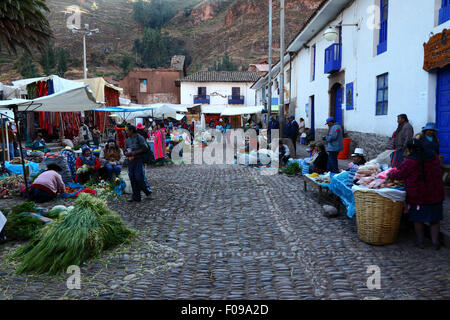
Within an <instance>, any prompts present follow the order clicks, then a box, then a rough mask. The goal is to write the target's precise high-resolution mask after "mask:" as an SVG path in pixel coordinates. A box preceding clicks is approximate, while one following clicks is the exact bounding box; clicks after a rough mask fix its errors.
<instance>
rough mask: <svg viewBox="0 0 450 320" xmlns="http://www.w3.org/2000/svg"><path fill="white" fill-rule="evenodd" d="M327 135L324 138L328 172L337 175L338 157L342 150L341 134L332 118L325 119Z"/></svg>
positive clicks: (339, 126)
mask: <svg viewBox="0 0 450 320" xmlns="http://www.w3.org/2000/svg"><path fill="white" fill-rule="evenodd" d="M326 124H327V125H328V128H329V130H328V135H327V136H326V137H324V140H325V141H326V142H327V150H328V168H327V169H328V171H330V172H332V173H339V164H338V155H339V152H341V151H342V150H343V149H344V143H343V132H342V127H341V125H340V124H339V123H336V120H335V119H334V117H330V118H328V119H327V123H326Z"/></svg>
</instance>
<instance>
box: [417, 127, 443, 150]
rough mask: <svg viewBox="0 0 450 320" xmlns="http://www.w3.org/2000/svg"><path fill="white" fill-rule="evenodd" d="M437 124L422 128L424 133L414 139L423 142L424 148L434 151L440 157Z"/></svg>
mask: <svg viewBox="0 0 450 320" xmlns="http://www.w3.org/2000/svg"><path fill="white" fill-rule="evenodd" d="M437 131H438V130H437V128H436V123H434V122H429V123H427V124H426V126H425V127H423V128H422V132H421V133H418V134H417V135H416V136H415V137H414V138H415V139H418V140H420V141H422V144H423V147H424V148H425V149H429V150H431V151H433V152H434V153H435V154H436V155H439V139H438V137H437V135H436V133H437Z"/></svg>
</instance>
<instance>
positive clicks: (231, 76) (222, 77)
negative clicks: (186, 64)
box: [180, 71, 259, 82]
mask: <svg viewBox="0 0 450 320" xmlns="http://www.w3.org/2000/svg"><path fill="white" fill-rule="evenodd" d="M258 78H259V76H258V73H257V72H250V71H201V72H197V73H194V74H191V75H190V76H187V77H184V78H183V79H181V80H180V81H181V82H255V81H256V80H258Z"/></svg>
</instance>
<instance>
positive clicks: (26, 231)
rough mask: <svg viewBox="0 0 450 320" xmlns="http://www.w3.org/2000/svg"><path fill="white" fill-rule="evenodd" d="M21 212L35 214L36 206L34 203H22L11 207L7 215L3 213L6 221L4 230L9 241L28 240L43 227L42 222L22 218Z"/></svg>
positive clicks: (25, 217)
mask: <svg viewBox="0 0 450 320" xmlns="http://www.w3.org/2000/svg"><path fill="white" fill-rule="evenodd" d="M4 212H5V211H4ZM22 212H36V205H35V204H34V202H23V203H21V204H18V205H16V206H14V207H12V208H11V211H10V212H9V213H6V212H5V214H6V217H7V218H8V221H7V222H6V224H5V229H4V230H5V233H6V237H7V238H8V239H9V240H20V241H23V240H29V239H31V238H32V237H33V235H34V234H35V233H36V232H37V230H39V229H40V228H42V227H43V226H44V222H42V221H39V220H37V219H35V218H32V217H29V216H23V215H21V213H22Z"/></svg>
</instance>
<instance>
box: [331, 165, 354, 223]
mask: <svg viewBox="0 0 450 320" xmlns="http://www.w3.org/2000/svg"><path fill="white" fill-rule="evenodd" d="M348 175H349V172H348V171H344V172H342V173H340V174H337V175H334V176H333V177H332V178H331V183H330V185H329V189H330V191H331V192H333V193H334V194H335V195H337V196H338V197H339V198H341V200H342V202H343V203H344V206H345V207H346V208H347V216H348V217H349V218H353V217H354V216H355V214H356V207H355V198H354V196H353V192H352V188H349V187H348V186H347V180H348Z"/></svg>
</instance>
